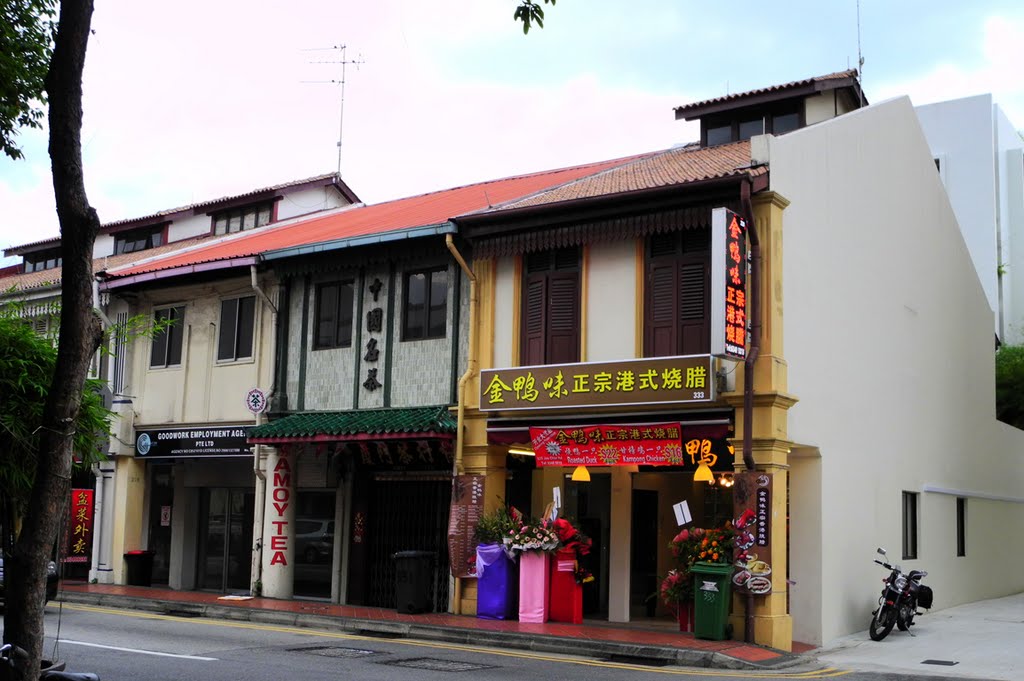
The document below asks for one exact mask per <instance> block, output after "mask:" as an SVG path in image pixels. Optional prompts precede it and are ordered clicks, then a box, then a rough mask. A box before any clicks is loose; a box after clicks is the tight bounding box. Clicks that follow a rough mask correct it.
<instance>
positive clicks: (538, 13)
mask: <svg viewBox="0 0 1024 681" xmlns="http://www.w3.org/2000/svg"><path fill="white" fill-rule="evenodd" d="M544 4H545V5H547V4H551V5H552V6H554V4H555V0H544ZM513 19H515V20H516V21H521V22H523V33H529V32H530V26H531V25H532V24H537V26H538V27H539V28H544V8H543V7H541V6H540V5H539V4H537V3H536V2H532V0H522V2H520V3H519V7H516V13H515V15H514V16H513Z"/></svg>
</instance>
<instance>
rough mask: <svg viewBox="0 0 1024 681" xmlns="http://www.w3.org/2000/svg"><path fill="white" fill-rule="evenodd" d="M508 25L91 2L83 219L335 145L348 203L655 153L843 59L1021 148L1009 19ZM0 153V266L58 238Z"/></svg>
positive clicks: (908, 5)
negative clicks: (705, 103)
mask: <svg viewBox="0 0 1024 681" xmlns="http://www.w3.org/2000/svg"><path fill="white" fill-rule="evenodd" d="M517 4H518V0H472V1H471V2H454V1H451V2H424V1H423V0H372V1H369V2H368V1H366V0H301V1H299V2H290V3H286V2H283V1H282V0H245V1H244V2H243V1H242V0H216V1H214V2H211V1H210V0H178V1H177V2H174V3H150V2H138V0H95V13H94V15H93V29H94V33H93V35H92V37H91V38H90V42H89V48H88V53H87V56H86V67H85V76H84V83H83V86H84V91H85V99H84V104H83V105H84V110H85V119H84V124H83V133H82V141H83V160H84V166H85V179H86V189H87V192H88V196H89V200H90V202H91V203H92V205H93V206H94V207H95V208H96V209H97V210H98V211H99V215H100V220H101V222H113V221H116V220H122V219H126V218H132V217H139V216H144V215H148V214H151V213H154V212H157V211H160V210H164V209H169V208H174V207H178V206H183V205H187V204H190V203H194V202H199V201H206V200H210V199H215V198H218V197H221V196H229V195H232V194H239V193H244V192H247V191H251V190H253V189H257V188H260V187H266V186H271V185H274V184H279V183H283V182H288V181H291V180H296V179H301V178H306V177H311V176H315V175H320V174H323V173H330V172H334V171H335V170H337V168H338V164H339V155H338V146H337V142H338V137H339V131H340V132H341V133H342V135H341V137H342V146H341V159H340V167H341V174H342V178H343V179H344V180H345V182H346V183H347V184H348V185H349V187H351V189H352V190H353V191H354V192H355V193H356V194H357V195H358V196H359V197H360V199H362V200H363V201H364V202H366V203H377V202H380V201H385V200H389V199H394V198H399V197H403V196H410V195H414V194H419V193H423V192H427V191H433V190H437V189H443V188H446V187H454V186H459V185H463V184H468V183H472V182H477V181H482V180H488V179H496V178H501V177H508V176H510V175H516V174H519V173H526V172H533V171H539V170H545V169H550V168H559V167H565V166H569V165H575V164H579V163H586V162H590V161H598V160H604V159H610V158H616V157H620V156H625V155H629V154H633V153H637V152H643V151H652V150H657V149H666V148H669V147H671V146H673V145H675V144H681V143H686V142H690V141H693V140H695V139H697V137H698V136H699V130H698V129H697V127H696V124H695V123H686V122H684V121H676V120H675V119H674V114H673V111H672V109H673V107H676V106H680V105H683V104H687V103H690V102H695V101H700V100H703V99H708V98H711V97H718V96H721V95H724V94H728V93H736V92H743V91H746V90H751V89H756V88H761V87H766V86H770V85H775V84H780V83H786V82H790V81H794V80H800V79H804V78H808V77H812V76H815V75H822V74H826V73H832V72H835V71H842V70H845V69H847V68H851V67H855V66H856V64H857V58H858V57H857V55H858V49H859V50H860V52H861V54H862V55H863V57H864V66H863V70H862V76H863V80H862V82H863V88H864V92H865V94H866V96H867V98H868V100H869V101H870V102H879V101H882V100H884V99H888V98H890V97H894V96H900V95H908V96H910V98H911V100H912V102H913V103H914V104H915V105H917V104H926V103H931V102H937V101H943V100H947V99H956V98H960V97H966V96H971V95H977V94H984V93H991V94H992V95H993V96H994V98H995V101H996V103H997V104H999V105H1000V106H1001V107H1002V108H1003V110H1004V111H1005V112H1006V114H1007V115H1008V116H1009V118H1010V120H1011V121H1012V122H1013V124H1014V125H1015V126H1016V127H1017V128H1018V129H1024V78H1022V77H1021V76H1020V71H1019V69H1020V65H1021V64H1024V40H1022V36H1024V4H1022V3H1020V2H1019V1H1013V2H1010V1H1006V2H1004V1H1001V0H977V1H975V2H970V3H967V2H962V1H961V0H930V1H925V0H861V2H860V7H859V15H860V21H859V25H860V32H859V39H858V5H857V0H780V1H779V2H774V3H764V2H749V1H748V0H737V1H736V2H729V3H725V2H723V3H708V2H696V1H694V0H640V1H638V2H627V1H626V0H560V1H559V2H558V3H557V4H556V5H555V6H554V7H551V6H547V18H546V21H545V26H544V28H543V29H537V28H535V29H533V30H531V31H530V33H529V35H523V32H522V29H521V28H520V26H519V25H518V24H517V23H515V22H514V21H513V18H512V14H513V12H514V10H515V7H516V5H517ZM858 42H859V48H858ZM341 46H344V47H345V49H344V51H342V50H341V49H338V48H340V47H341ZM342 60H346V61H349V62H351V63H349V64H347V65H345V66H344V70H343V66H342V64H341V63H339V62H341V61H342ZM343 77H344V81H345V86H344V107H343V109H342V106H341V103H342V97H341V86H340V85H339V82H340V81H341V80H342V78H343ZM331 81H334V82H331ZM342 111H343V115H342ZM18 139H19V144H20V145H21V147H22V149H23V151H24V153H25V159H23V160H20V161H12V160H10V159H8V158H7V157H6V156H0V206H2V208H3V210H2V213H0V249H3V248H8V247H11V246H16V245H20V244H26V243H31V242H34V241H39V240H41V239H46V238H49V237H54V236H57V235H58V234H59V229H58V224H57V219H56V215H55V213H54V201H53V189H52V184H51V178H50V165H49V158H48V156H47V151H46V132H45V130H43V131H26V132H23V133H22V134H21V135H20V136H19V138H18ZM18 261H19V259H18V258H2V257H0V266H2V265H9V264H13V263H15V262H18Z"/></svg>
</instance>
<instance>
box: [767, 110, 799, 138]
mask: <svg viewBox="0 0 1024 681" xmlns="http://www.w3.org/2000/svg"><path fill="white" fill-rule="evenodd" d="M799 127H800V114H799V113H796V112H793V113H784V114H775V115H774V116H772V134H773V135H784V134H786V133H787V132H790V131H793V130H796V129H797V128H799Z"/></svg>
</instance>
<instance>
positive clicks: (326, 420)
mask: <svg viewBox="0 0 1024 681" xmlns="http://www.w3.org/2000/svg"><path fill="white" fill-rule="evenodd" d="M457 426H458V421H457V420H456V419H455V417H454V416H452V414H451V412H449V411H448V407H447V406H443V405H442V406H437V407H408V408H396V409H352V410H349V411H311V412H304V413H301V414H292V415H290V416H285V417H283V418H279V419H275V420H274V421H271V422H270V423H265V424H263V425H262V426H257V427H255V428H253V429H252V430H251V431H250V432H249V443H250V444H278V443H285V442H338V441H342V440H401V439H411V438H444V439H451V438H454V437H455V432H456V430H457Z"/></svg>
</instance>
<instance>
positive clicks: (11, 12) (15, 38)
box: [0, 0, 55, 159]
mask: <svg viewBox="0 0 1024 681" xmlns="http://www.w3.org/2000/svg"><path fill="white" fill-rule="evenodd" d="M54 6H55V4H54V0H0V16H2V18H3V20H2V21H0V149H3V152H4V153H5V154H7V155H8V156H10V157H11V158H14V159H18V158H21V155H22V154H21V149H20V148H18V146H17V145H16V144H15V143H14V137H15V135H16V134H17V131H18V128H38V127H39V126H40V121H41V120H42V118H43V110H42V105H43V104H45V103H46V101H45V100H46V98H45V93H44V91H43V79H44V78H46V70H47V68H48V66H49V64H50V54H51V49H50V47H51V45H52V42H53V29H54V24H53V20H52V19H53V14H54ZM8 55H10V56H12V57H16V58H13V59H10V58H8Z"/></svg>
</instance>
